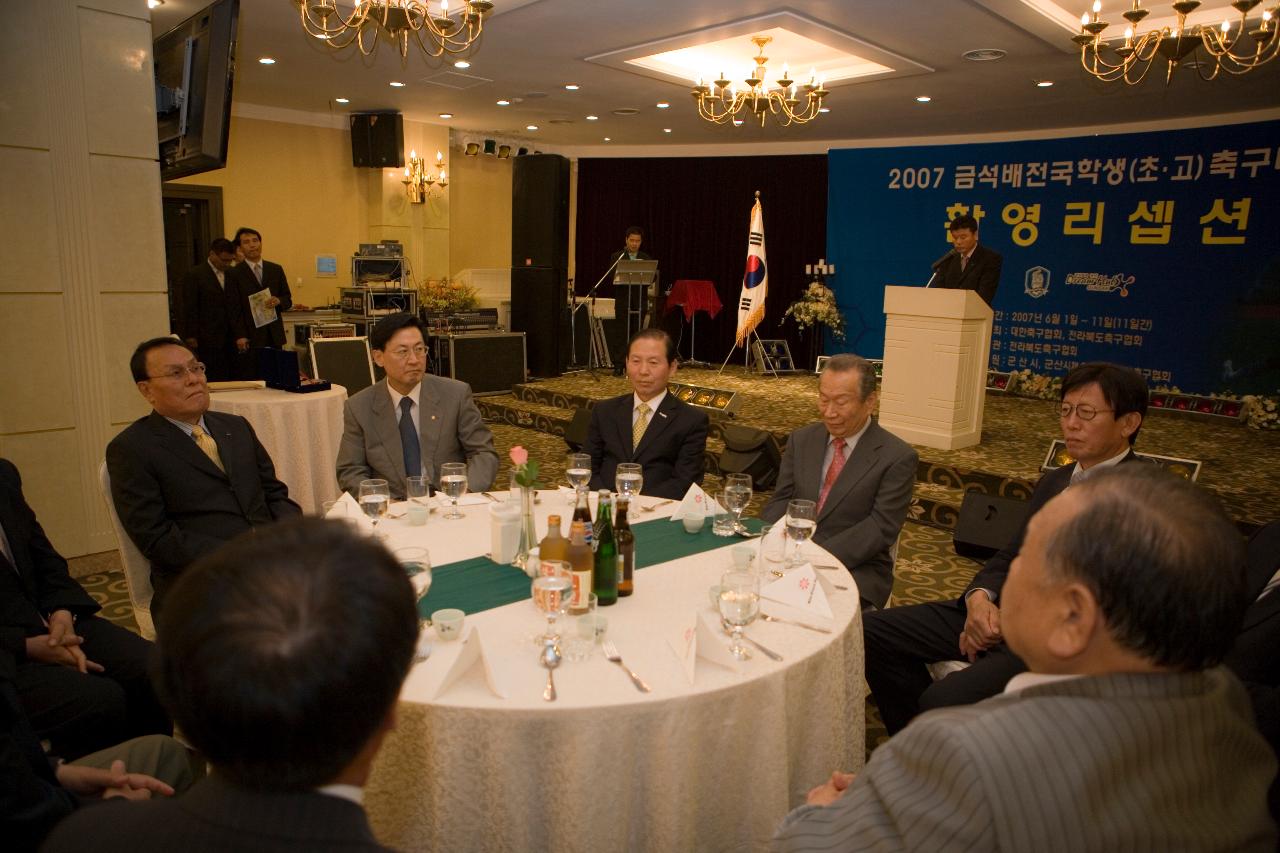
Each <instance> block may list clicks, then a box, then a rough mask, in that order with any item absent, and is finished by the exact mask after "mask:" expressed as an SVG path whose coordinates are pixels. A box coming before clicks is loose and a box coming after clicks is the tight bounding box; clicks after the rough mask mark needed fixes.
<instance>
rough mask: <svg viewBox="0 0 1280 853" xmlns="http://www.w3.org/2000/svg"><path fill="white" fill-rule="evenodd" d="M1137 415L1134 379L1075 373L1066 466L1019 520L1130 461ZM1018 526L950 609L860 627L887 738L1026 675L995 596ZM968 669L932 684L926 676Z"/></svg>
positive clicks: (1067, 408) (1065, 418) (933, 605)
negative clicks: (936, 670) (946, 666)
mask: <svg viewBox="0 0 1280 853" xmlns="http://www.w3.org/2000/svg"><path fill="white" fill-rule="evenodd" d="M1146 412H1147V384H1146V381H1145V380H1144V379H1143V378H1142V375H1141V374H1139V373H1138V372H1137V371H1136V370H1133V369H1131V368H1128V367H1121V366H1119V365H1115V364H1107V363H1104V362H1093V363H1090V364H1082V365H1080V366H1079V367H1076V368H1074V369H1073V370H1072V371H1071V372H1070V373H1068V374H1067V375H1066V377H1065V378H1064V379H1063V381H1062V401H1061V403H1060V404H1059V417H1060V422H1061V426H1062V435H1063V438H1064V439H1065V440H1066V443H1067V452H1068V453H1070V454H1071V456H1072V458H1073V459H1075V462H1073V463H1072V464H1070V465H1064V466H1063V467H1061V468H1058V469H1057V470H1054V471H1050V472H1049V473H1047V474H1045V475H1044V476H1043V477H1042V478H1040V482H1039V483H1037V484H1036V487H1035V491H1034V492H1032V495H1031V502H1030V504H1029V506H1028V509H1029V512H1028V515H1027V517H1028V520H1030V518H1031V516H1034V515H1035V513H1036V512H1037V511H1038V510H1039V509H1040V508H1041V507H1042V506H1044V505H1045V504H1046V503H1048V502H1049V500H1050V498H1052V497H1054V496H1055V495H1057V494H1058V493H1060V492H1062V491H1063V490H1065V489H1066V488H1067V487H1069V486H1071V485H1073V484H1075V483H1079V482H1081V481H1082V480H1084V479H1086V478H1087V477H1089V476H1090V475H1091V474H1093V473H1095V472H1096V471H1098V470H1101V469H1104V468H1109V467H1111V466H1113V465H1117V464H1120V463H1129V462H1133V461H1135V460H1138V459H1139V457H1138V456H1137V455H1136V454H1135V453H1134V452H1133V443H1134V441H1135V440H1136V439H1137V437H1138V430H1139V429H1141V427H1142V419H1143V418H1144V417H1145V416H1146ZM1025 534H1026V523H1025V522H1024V523H1023V525H1022V528H1021V529H1020V530H1019V531H1018V532H1017V534H1015V535H1014V537H1013V541H1012V542H1010V543H1009V544H1008V545H1007V546H1006V547H1005V548H1004V550H1002V551H1000V552H999V553H998V554H996V555H995V556H994V557H992V558H991V559H990V560H988V561H987V563H986V565H984V566H983V567H982V569H981V570H979V572H978V574H977V575H976V576H975V577H974V579H973V580H972V582H970V584H969V586H968V588H967V589H966V590H965V591H964V594H963V595H962V596H960V597H959V598H957V599H953V600H950V601H937V602H929V603H926V604H916V605H912V606H909V607H893V608H889V609H888V610H879V611H876V612H873V613H868V614H866V616H865V617H864V621H863V638H864V642H865V645H866V674H867V683H868V684H869V685H870V686H871V694H872V695H873V696H874V697H875V700H876V705H877V707H878V708H879V709H880V716H881V717H882V718H883V719H884V723H885V727H886V728H887V729H888V730H889V734H891V735H892V734H896V733H897V732H898V731H900V730H901V729H903V728H904V727H905V726H906V725H907V723H909V722H911V719H912V718H913V717H914V716H915V715H916V714H918V713H920V712H921V711H927V710H929V709H931V708H941V707H946V706H951V705H967V704H971V703H973V702H978V701H981V700H982V699H986V698H988V697H990V696H994V695H996V694H997V693H999V692H1000V691H1001V690H1003V689H1004V686H1005V684H1007V683H1008V681H1009V679H1010V678H1012V677H1013V676H1015V675H1017V674H1018V673H1020V672H1023V671H1024V670H1025V669H1026V666H1025V665H1024V664H1023V662H1022V660H1020V659H1019V658H1018V656H1017V655H1015V654H1013V653H1012V652H1010V651H1009V649H1008V647H1007V646H1006V645H1005V643H1004V635H1003V633H1002V632H1001V625H1000V617H1001V613H1000V604H1001V598H1000V592H1001V588H1002V587H1003V586H1004V582H1005V578H1006V577H1007V576H1008V574H1009V564H1010V563H1012V562H1013V559H1014V558H1015V557H1017V556H1018V552H1019V550H1020V549H1021V548H1022V540H1023V537H1024V535H1025ZM948 660H957V661H966V660H967V661H969V662H971V663H972V665H971V666H969V667H968V668H966V669H963V670H961V671H959V672H954V673H952V674H950V675H948V676H947V677H946V678H943V679H942V680H940V681H937V682H934V681H933V680H932V678H931V676H930V674H929V671H928V669H927V668H926V666H927V665H928V664H931V663H937V662H940V661H948Z"/></svg>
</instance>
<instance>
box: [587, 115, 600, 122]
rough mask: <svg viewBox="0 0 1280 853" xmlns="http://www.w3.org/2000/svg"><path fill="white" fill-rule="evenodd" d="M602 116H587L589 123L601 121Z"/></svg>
mask: <svg viewBox="0 0 1280 853" xmlns="http://www.w3.org/2000/svg"><path fill="white" fill-rule="evenodd" d="M599 120H600V116H587V121H599Z"/></svg>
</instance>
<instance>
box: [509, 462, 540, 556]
mask: <svg viewBox="0 0 1280 853" xmlns="http://www.w3.org/2000/svg"><path fill="white" fill-rule="evenodd" d="M535 493H536V489H534V488H533V487H532V486H521V485H520V484H519V483H516V482H515V480H514V479H513V480H512V481H511V494H512V496H513V497H515V496H517V495H518V497H519V501H520V545H519V547H518V548H516V557H515V559H514V560H512V561H511V565H513V566H517V567H519V568H521V569H523V568H525V565H526V563H527V562H528V560H529V551H530V550H531V549H533V548H536V547H537V546H538V534H537V532H536V531H535V530H534V528H533V499H534V495H535Z"/></svg>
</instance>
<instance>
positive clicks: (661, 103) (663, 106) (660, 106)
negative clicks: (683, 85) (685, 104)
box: [654, 101, 671, 110]
mask: <svg viewBox="0 0 1280 853" xmlns="http://www.w3.org/2000/svg"><path fill="white" fill-rule="evenodd" d="M654 106H656V107H657V108H658V109H660V110H665V109H666V108H667V107H669V106H671V105H670V104H668V103H667V102H666V101H658V103H657V104H655V105H654Z"/></svg>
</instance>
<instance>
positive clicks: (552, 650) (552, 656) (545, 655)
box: [541, 643, 560, 702]
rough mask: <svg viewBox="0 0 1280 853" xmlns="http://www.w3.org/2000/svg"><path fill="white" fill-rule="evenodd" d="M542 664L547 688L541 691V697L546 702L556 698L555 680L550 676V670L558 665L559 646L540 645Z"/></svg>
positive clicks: (552, 644)
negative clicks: (544, 669)
mask: <svg viewBox="0 0 1280 853" xmlns="http://www.w3.org/2000/svg"><path fill="white" fill-rule="evenodd" d="M541 658H542V665H543V666H545V667H546V668H547V689H546V690H543V691H542V698H543V699H546V700H547V701H548V702H554V701H555V700H556V682H555V680H554V679H553V678H552V677H551V673H552V671H554V670H555V668H556V667H558V666H559V665H560V646H559V645H557V644H555V643H547V644H546V645H545V646H543V647H542V655H541Z"/></svg>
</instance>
